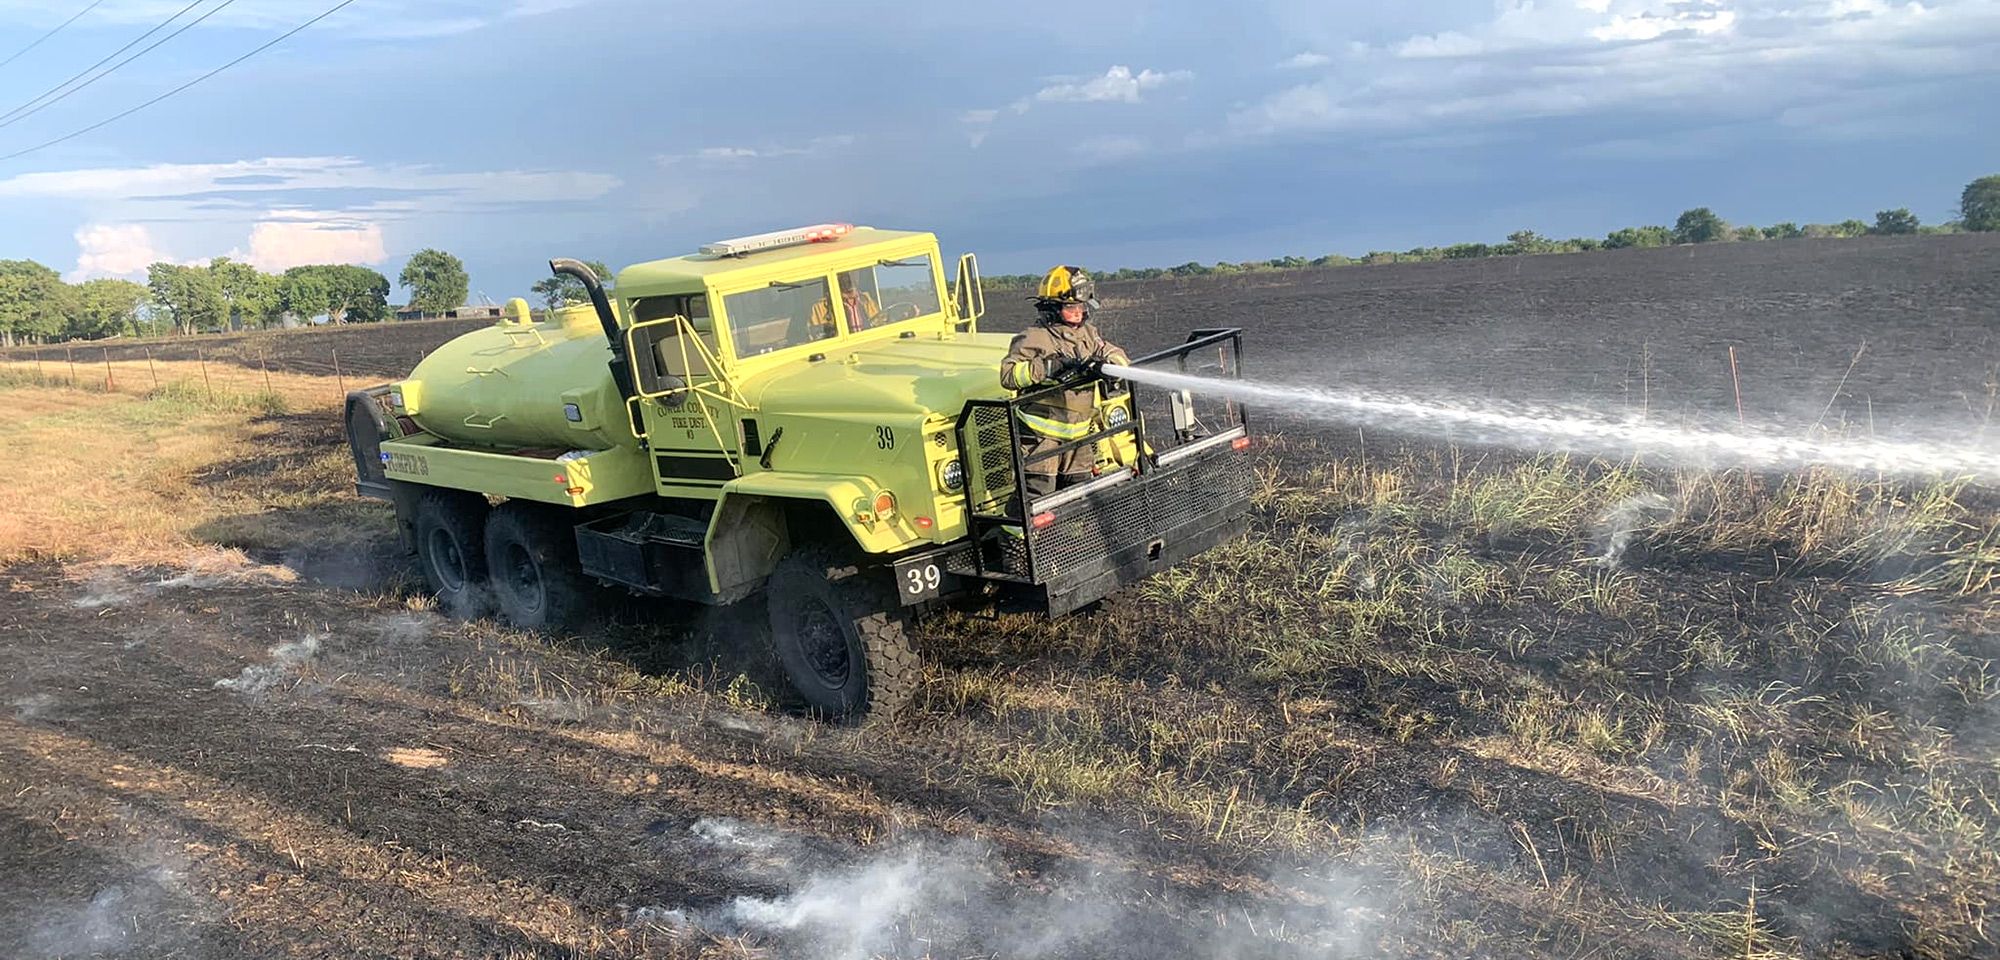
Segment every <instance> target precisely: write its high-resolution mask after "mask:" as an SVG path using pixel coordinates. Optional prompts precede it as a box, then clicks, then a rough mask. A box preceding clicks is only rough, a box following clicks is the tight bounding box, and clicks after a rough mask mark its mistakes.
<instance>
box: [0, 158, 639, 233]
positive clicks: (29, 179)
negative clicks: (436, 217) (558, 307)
mask: <svg viewBox="0 0 2000 960" xmlns="http://www.w3.org/2000/svg"><path fill="white" fill-rule="evenodd" d="M618 186H619V180H618V178H616V177H613V176H610V175H607V174H598V173H581V172H555V171H549V172H543V171H526V170H493V171H471V172H450V171H444V170H440V169H438V168H436V167H433V166H429V165H400V164H389V165H378V164H371V163H367V162H365V161H362V160H358V159H355V158H353V157H266V158H263V159H260V160H237V161H232V162H229V163H161V164H154V165H152V166H147V167H105V168H97V169H87V170H57V171H49V172H44V173H23V174H19V175H16V176H13V177H9V178H7V179H5V180H0V198H7V197H18V198H29V197H41V198H63V199H73V200H81V201H89V202H91V203H95V204H107V203H126V204H134V203H136V204H148V205H157V206H158V207H160V208H163V209H164V208H172V207H176V206H179V207H188V208H193V207H199V208H200V209H199V210H184V211H183V212H187V213H190V214H200V213H202V212H204V211H209V212H213V211H214V210H216V209H217V208H230V207H234V208H239V209H243V208H247V209H252V210H261V209H263V208H266V207H268V206H271V205H272V204H273V203H275V202H277V201H279V200H282V199H283V197H284V194H286V193H288V192H291V191H297V190H313V191H326V190H352V191H357V192H360V193H370V192H375V193H391V192H393V193H399V194H408V195H410V196H411V197H415V198H419V199H417V200H416V202H415V205H414V206H413V207H411V210H412V212H419V211H421V212H430V211H433V210H435V209H436V208H438V207H440V206H458V205H463V204H467V203H470V204H485V205H493V204H515V203H539V202H548V201H563V200H569V201H575V200H594V199H597V198H599V197H602V196H604V195H605V194H608V193H610V192H611V191H612V190H613V189H616V188H617V187H618ZM154 212H156V213H157V212H159V211H158V210H155V211H154ZM199 218H200V217H199V216H197V219H199ZM209 219H241V214H240V213H238V214H235V215H231V216H228V217H212V218H209Z"/></svg>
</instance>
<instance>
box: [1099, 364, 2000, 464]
mask: <svg viewBox="0 0 2000 960" xmlns="http://www.w3.org/2000/svg"><path fill="white" fill-rule="evenodd" d="M1104 372H1105V374H1107V375H1109V376H1114V377H1119V378H1122V379H1126V380H1131V381H1133V382H1135V383H1142V384H1147V385H1149V386H1154V387H1161V388H1164V389H1167V390H1185V391H1189V392H1191V393H1195V394H1199V395H1203V396H1211V397H1227V398H1230V399H1233V400H1238V401H1241V402H1245V403H1260V404H1268V405H1270V407H1271V408H1272V409H1277V410H1282V411H1284V412H1287V413H1292V414H1298V415H1301V416H1308V417H1312V418H1314V419H1319V420H1327V421H1332V422H1337V423H1345V424H1351V425H1354V426H1359V427H1373V428H1377V429H1382V430H1391V431H1395V432H1398V433H1405V434H1431V435H1441V436H1448V437H1451V438H1453V439H1457V440H1463V441H1466V442H1471V443H1482V444H1495V445H1499V446H1507V447H1514V448H1519V449H1538V450H1561V451H1567V452H1576V453H1588V454H1606V455H1624V454H1639V453H1644V454H1651V455H1657V456H1662V457H1666V458H1670V459H1675V460H1683V461H1692V462H1696V463H1701V464H1704V465H1718V466H1742V467H1764V468H1774V469H1788V468H1797V467H1803V466H1808V465H1813V464H1820V465H1825V466H1832V467H1839V468H1843V469H1849V470H1871V471H1881V472H1883V473H1892V474H1897V475H1935V474H1944V475H1949V476H1970V477H1975V478H1979V479H1982V480H1996V479H2000V451H1995V450H1990V449H1979V448H1975V447H1972V446H1963V445H1945V444H1934V443H1910V442H1895V441H1887V440H1874V439H1826V440H1814V439H1808V438H1805V437H1793V436H1781V435H1778V434H1773V433H1758V432H1753V431H1749V430H1747V429H1745V430H1711V429H1700V428H1686V427H1672V426H1667V425H1664V424H1659V423H1649V422H1645V421H1643V420H1639V419H1636V418H1634V419H1626V420H1614V419H1610V418H1607V417H1604V416H1601V415H1598V414H1594V413H1591V412H1588V411H1577V410H1565V409H1561V408H1555V407H1546V406H1539V405H1533V404H1526V405H1524V404H1511V403H1503V402H1498V401H1482V402H1479V403H1476V404H1474V403H1465V402H1445V401H1425V400H1417V399H1414V398H1410V397H1404V396H1397V395H1394V394H1385V393H1376V392H1372V391H1334V390H1328V389H1324V388H1319V387H1298V386H1286V385H1281V384H1269V383H1257V382H1253V381H1248V380H1232V379H1218V378H1210V377H1195V376H1188V375H1186V374H1180V373H1168V372H1166V371H1161V370H1152V369H1147V368H1143V367H1127V366H1120V365H1117V364H1105V365H1104Z"/></svg>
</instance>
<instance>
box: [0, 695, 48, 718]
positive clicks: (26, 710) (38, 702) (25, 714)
mask: <svg viewBox="0 0 2000 960" xmlns="http://www.w3.org/2000/svg"><path fill="white" fill-rule="evenodd" d="M8 705H9V706H11V707H13V708H14V717H15V718H16V719H19V720H34V719H37V718H39V717H41V716H42V715H43V714H46V713H48V712H49V708H50V707H53V706H55V705H56V698H55V697H52V696H50V695H48V694H46V693H31V694H28V695H27V696H24V697H15V698H14V699H13V700H11V701H9V702H8Z"/></svg>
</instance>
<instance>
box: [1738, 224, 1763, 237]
mask: <svg viewBox="0 0 2000 960" xmlns="http://www.w3.org/2000/svg"><path fill="white" fill-rule="evenodd" d="M1736 239H1738V240H1762V239H1764V231H1762V230H1759V229H1757V228H1756V227H1752V226H1747V225H1746V226H1741V227H1737V228H1736Z"/></svg>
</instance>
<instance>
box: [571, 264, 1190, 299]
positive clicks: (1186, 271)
mask: <svg viewBox="0 0 2000 960" xmlns="http://www.w3.org/2000/svg"><path fill="white" fill-rule="evenodd" d="M1167 272H1168V273H1170V274H1173V275H1174V276H1176V277H1199V276H1201V275H1203V274H1205V273H1208V272H1209V269H1208V265H1207V264H1203V263H1196V262H1195V261H1193V260H1189V261H1188V262H1186V263H1183V264H1181V265H1180V266H1178V267H1168V268H1167ZM540 287H541V285H540V284H537V285H536V290H537V292H539V291H540Z"/></svg>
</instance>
